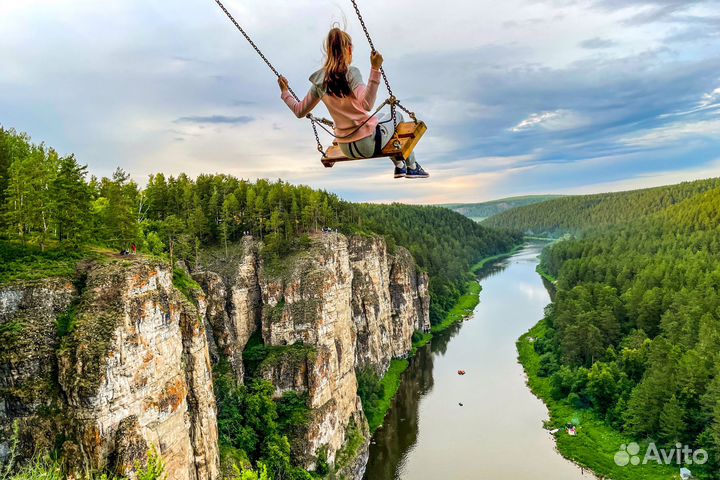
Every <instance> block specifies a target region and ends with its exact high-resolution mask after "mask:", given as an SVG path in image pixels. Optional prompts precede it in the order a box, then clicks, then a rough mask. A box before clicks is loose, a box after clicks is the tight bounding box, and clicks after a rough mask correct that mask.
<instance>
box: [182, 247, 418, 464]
mask: <svg viewBox="0 0 720 480" xmlns="http://www.w3.org/2000/svg"><path fill="white" fill-rule="evenodd" d="M258 251H259V248H258V245H257V244H255V243H254V242H253V241H252V240H251V239H245V240H244V242H243V246H242V251H241V252H240V253H239V254H237V253H236V254H235V255H233V256H232V258H233V260H232V262H230V265H228V262H218V261H212V260H211V261H208V262H206V265H203V271H201V272H197V273H195V274H194V275H193V276H194V278H195V279H196V280H197V281H198V282H199V283H200V284H201V285H202V286H203V289H204V290H205V293H206V295H207V299H208V309H207V312H208V315H207V323H208V324H209V325H212V336H213V338H214V339H213V340H212V341H211V342H210V343H211V344H212V343H216V344H217V348H218V351H219V352H221V353H222V354H223V355H224V356H225V357H226V358H228V359H229V360H230V363H231V365H232V367H233V369H234V371H235V375H236V378H238V379H239V380H241V379H242V377H243V373H244V372H243V370H242V363H241V361H239V360H237V359H241V356H242V350H243V348H244V347H245V344H246V343H247V339H248V338H249V336H250V334H251V333H252V331H253V329H254V328H255V327H256V326H258V325H259V326H260V327H261V329H260V331H261V334H262V340H263V342H264V343H265V345H267V346H271V347H273V349H274V350H273V352H274V353H273V355H272V357H271V358H268V359H267V360H265V361H263V363H262V364H261V365H260V367H259V372H258V374H259V376H261V377H262V378H264V379H266V380H268V381H270V382H272V383H273V385H275V388H276V396H278V397H279V396H281V395H283V394H284V393H286V392H288V391H295V392H298V393H306V394H307V395H308V399H309V406H310V407H311V408H312V421H311V423H310V425H309V426H308V428H307V433H306V435H305V438H303V439H302V442H300V443H301V444H302V445H301V449H300V450H301V451H300V452H297V451H295V452H294V453H295V454H296V455H299V456H300V457H301V461H302V462H303V463H304V465H305V467H306V468H309V469H312V468H314V467H315V462H316V460H317V454H318V452H319V451H320V449H326V451H327V455H328V460H329V462H330V463H332V462H333V461H334V460H335V457H336V454H337V453H338V451H340V450H341V449H342V448H343V446H344V444H345V442H346V437H347V431H348V428H349V425H354V426H355V427H354V428H355V430H354V431H353V432H358V431H359V432H360V433H361V434H362V435H364V436H365V438H366V439H367V437H368V432H367V421H366V420H365V417H364V414H363V412H362V406H361V403H360V400H359V398H358V396H357V378H356V375H355V373H356V370H358V369H364V368H372V369H374V370H375V371H376V372H378V373H383V372H384V371H385V370H386V369H387V367H388V365H389V363H390V360H391V359H392V358H394V357H401V356H405V355H407V353H408V352H409V351H410V350H411V349H412V335H413V332H414V331H415V330H421V329H423V328H426V327H429V308H428V305H429V296H428V291H427V275H425V274H423V273H420V272H418V270H417V267H416V265H415V263H414V261H413V259H412V257H411V255H410V253H409V252H408V251H407V250H405V249H404V248H402V247H399V248H397V249H396V251H395V252H393V253H392V254H390V253H388V251H387V247H386V244H385V241H384V240H383V239H382V238H380V237H351V238H349V239H348V238H346V237H345V236H343V235H338V234H332V233H326V234H322V235H316V236H314V237H313V238H312V245H311V246H310V247H309V248H308V249H307V250H306V251H304V252H302V253H298V254H294V255H293V256H291V257H290V258H288V259H284V260H283V264H282V265H280V266H274V267H272V268H270V267H268V266H265V265H263V262H262V261H261V260H260V256H259V254H258ZM216 271H221V272H222V273H221V274H218V273H217V272H216ZM231 292H234V293H231ZM222 305H224V306H225V308H224V310H223V309H222V308H221V306H222ZM233 358H235V359H236V360H233ZM356 457H357V458H355V459H354V461H353V462H352V463H351V466H344V470H343V471H346V472H347V473H346V476H347V477H348V478H358V477H359V476H361V473H360V474H358V472H362V470H363V468H364V464H365V462H366V460H367V442H366V444H365V446H364V447H363V448H362V449H361V450H360V451H359V452H357V454H356Z"/></svg>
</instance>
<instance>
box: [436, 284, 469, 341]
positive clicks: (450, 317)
mask: <svg viewBox="0 0 720 480" xmlns="http://www.w3.org/2000/svg"><path fill="white" fill-rule="evenodd" d="M481 290H482V287H481V286H480V284H479V283H478V282H477V281H472V282H468V283H467V289H466V290H465V294H464V295H463V296H462V297H460V298H459V299H458V301H457V303H455V306H454V307H453V308H452V310H450V311H449V312H448V314H447V315H446V316H445V320H443V321H442V323H439V324H437V325H433V327H432V329H431V331H432V333H440V332H442V331H443V330H447V329H448V328H450V327H451V326H453V325H455V324H456V323H458V322H462V321H463V320H464V319H465V318H466V317H467V316H468V315H470V314H472V312H473V310H475V307H477V306H478V304H479V303H480V291H481Z"/></svg>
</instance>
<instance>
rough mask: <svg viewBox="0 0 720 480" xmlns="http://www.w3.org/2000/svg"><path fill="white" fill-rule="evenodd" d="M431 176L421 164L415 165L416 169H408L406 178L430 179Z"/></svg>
mask: <svg viewBox="0 0 720 480" xmlns="http://www.w3.org/2000/svg"><path fill="white" fill-rule="evenodd" d="M429 176H430V174H429V173H427V172H426V171H425V170H423V168H422V167H421V166H420V164H419V163H416V164H415V168H408V169H407V173H406V174H405V178H428V177H429Z"/></svg>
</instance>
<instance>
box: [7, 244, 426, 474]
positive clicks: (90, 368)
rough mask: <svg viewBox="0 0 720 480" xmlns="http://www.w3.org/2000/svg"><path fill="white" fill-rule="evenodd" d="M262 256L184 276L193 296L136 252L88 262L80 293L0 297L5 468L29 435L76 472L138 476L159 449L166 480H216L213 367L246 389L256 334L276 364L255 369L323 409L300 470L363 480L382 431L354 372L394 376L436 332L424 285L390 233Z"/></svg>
mask: <svg viewBox="0 0 720 480" xmlns="http://www.w3.org/2000/svg"><path fill="white" fill-rule="evenodd" d="M260 249H261V244H260V243H259V242H258V241H256V240H253V239H252V238H249V237H248V238H245V239H244V240H243V241H242V242H241V243H239V244H236V245H233V246H232V250H229V249H228V250H226V249H223V251H222V252H219V251H218V252H215V253H213V251H208V252H206V254H205V257H204V258H203V259H201V260H200V261H198V262H197V268H196V269H195V271H193V272H192V274H191V275H192V277H193V279H194V280H195V281H196V282H197V284H198V285H195V284H194V282H192V281H191V280H190V279H189V277H187V275H189V274H188V273H182V272H181V270H182V269H176V272H178V274H179V275H180V274H182V275H181V276H182V277H183V280H182V282H180V283H178V285H182V287H183V290H182V291H180V290H179V289H178V288H176V287H175V286H174V285H173V274H172V272H171V271H170V269H169V268H167V267H166V266H165V265H163V264H161V263H159V262H156V261H152V260H148V259H143V258H142V257H139V256H138V257H133V258H129V259H127V258H125V259H119V258H111V259H107V260H104V261H102V262H97V263H94V264H89V265H86V266H85V267H83V272H84V273H83V274H82V275H81V276H80V277H81V279H82V281H76V282H75V283H72V282H71V281H69V280H61V279H60V280H44V281H37V282H30V283H19V284H15V285H11V286H5V287H2V288H0V341H1V344H0V345H1V346H0V394H1V395H0V413H2V415H1V416H0V458H2V456H3V455H7V454H8V452H9V449H10V445H11V437H12V436H13V426H14V425H17V427H18V432H19V439H20V449H21V450H23V449H25V453H21V455H25V456H30V455H32V452H33V451H34V450H43V449H52V448H56V447H58V446H59V447H60V448H61V450H62V452H64V453H65V457H66V458H68V459H72V460H73V461H75V462H77V466H79V467H86V466H91V467H95V468H103V469H109V470H112V471H115V472H118V473H121V474H132V471H133V470H134V469H135V468H136V465H137V464H142V463H143V462H146V461H147V458H148V452H149V451H150V450H152V449H155V450H156V451H157V452H158V454H159V455H160V456H161V457H162V459H163V460H164V463H165V467H166V471H167V474H168V478H172V479H174V480H175V479H177V480H201V479H202V480H205V479H210V480H212V479H215V478H217V477H218V469H219V459H218V456H219V455H218V431H217V420H216V405H215V398H214V394H213V385H212V375H211V372H212V370H211V364H212V363H217V362H220V361H227V363H228V366H229V368H230V370H231V371H232V372H233V374H234V377H235V379H236V380H237V381H238V382H239V383H242V382H243V381H244V378H245V377H246V374H247V372H245V365H244V362H243V352H244V350H245V349H246V346H247V344H248V341H249V339H250V338H251V336H253V335H255V336H256V337H261V339H262V343H264V346H260V347H261V349H263V352H264V355H265V356H264V357H262V358H261V359H260V360H258V361H257V362H255V363H252V362H250V363H249V365H251V366H252V368H253V371H252V374H253V375H255V376H258V377H260V378H264V379H266V380H268V381H270V382H271V383H272V384H273V385H274V387H275V396H276V397H281V396H283V395H285V394H287V393H288V392H297V393H299V394H301V395H302V398H305V399H307V402H308V406H309V407H310V409H311V413H310V421H309V424H308V425H306V426H304V427H303V428H301V429H299V430H298V431H299V433H298V434H297V435H298V436H299V438H297V439H294V441H293V444H292V449H293V455H294V456H295V459H296V460H299V461H300V462H301V463H302V464H303V465H304V466H305V467H306V468H309V469H312V468H314V467H315V464H316V462H317V459H318V455H319V452H323V451H324V452H326V453H327V459H328V461H329V462H330V463H331V464H332V463H335V467H336V473H338V474H340V475H341V476H342V477H345V478H360V477H361V476H362V472H363V470H364V468H365V463H366V462H367V456H368V443H369V431H368V427H367V421H366V419H365V415H364V413H363V411H362V405H361V402H360V399H359V397H358V395H357V390H358V384H357V377H356V371H358V370H362V369H366V368H372V369H374V370H375V371H376V372H377V373H382V372H384V371H385V370H386V369H387V366H388V364H389V363H390V360H391V359H392V358H394V357H402V356H405V355H407V354H408V352H409V351H410V350H411V348H412V335H413V333H414V331H415V330H421V329H424V328H427V327H428V326H429V308H428V304H429V296H428V279H427V275H425V274H423V273H421V272H419V271H418V269H417V267H416V265H415V263H414V261H413V259H412V257H411V255H410V253H409V252H408V251H407V250H405V249H404V248H402V247H397V248H395V249H394V250H393V251H392V252H388V249H387V246H386V243H385V241H384V240H383V239H382V238H380V237H369V236H363V237H360V236H357V237H350V238H346V237H345V236H343V235H339V234H333V233H324V234H318V235H315V236H313V237H312V238H311V242H310V246H309V247H308V248H306V249H305V250H304V251H302V252H300V253H295V254H293V255H291V256H290V257H289V258H286V259H283V261H282V262H269V264H267V265H266V264H264V262H263V260H262V257H261V255H260ZM213 254H214V255H216V257H215V258H213V257H212V256H213ZM193 285H195V286H194V287H193ZM260 341H261V340H260V339H259V338H257V339H255V340H253V342H254V344H256V343H257V342H260Z"/></svg>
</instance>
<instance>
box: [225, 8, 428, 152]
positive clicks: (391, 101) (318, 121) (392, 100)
mask: <svg viewBox="0 0 720 480" xmlns="http://www.w3.org/2000/svg"><path fill="white" fill-rule="evenodd" d="M214 1H215V3H217V5H218V7H220V9H221V10H222V11H223V12H224V13H225V15H226V16H227V17H228V18H229V19H230V21H231V22H232V23H233V25H235V28H237V29H238V31H239V32H240V33H241V34H242V36H243V37H245V40H247V42H248V43H249V44H250V46H251V47H252V48H253V49H254V50H255V52H256V53H257V54H258V55H259V56H260V58H261V59H262V60H263V62H265V64H266V65H267V66H268V67H269V68H270V70H272V72H273V73H274V74H275V76H276V77H278V78H280V76H281V75H280V73H279V72H278V71H277V69H276V68H275V67H274V66H273V64H272V63H270V60H268V59H267V57H266V56H265V54H263V52H262V50H260V48H259V47H258V46H257V45H256V44H255V42H254V41H253V40H252V38H250V35H248V34H247V32H245V30H244V29H243V28H242V27H241V26H240V24H239V23H238V22H237V20H235V17H233V16H232V14H231V13H230V12H229V11H228V9H227V8H225V5H223V3H222V1H221V0H214ZM351 2H352V4H353V7H354V9H355V13H356V15H357V17H358V20H360V25H361V26H362V29H363V32H365V38H367V41H368V44H369V45H370V49H371V51H372V53H376V52H377V50H376V49H375V45H374V44H373V41H372V38H371V37H370V32H369V31H368V29H367V26H366V25H365V20H364V19H363V16H362V14H361V13H360V8H359V7H358V5H357V2H356V0H351ZM380 74H381V75H382V78H383V81H384V82H385V88H386V89H387V91H388V95H389V97H388V99H387V100H385V101H384V102H383V103H382V104H380V106H379V107H378V108H376V109H375V111H374V112H373V114H372V115H370V116H369V117H368V118H367V119H365V121H364V122H362V123H361V124H360V125H358V126H357V127H356V128H355V129H353V130H352V131H351V132H350V133H348V134H347V135H342V136H338V135H336V134H335V132H334V131H331V130H329V129H328V128H326V127H325V125H327V126H328V127H330V128H333V129H334V128H335V124H334V123H333V122H332V121H331V120H328V119H327V118H322V117H316V116H314V115H313V114H311V113H308V114H307V115H306V118H308V119H309V120H310V123H311V125H312V129H313V133H314V134H315V142H316V143H317V150H318V152H320V154H321V155H322V156H323V157H327V154H326V153H325V150H324V149H323V146H322V143H321V142H320V136H319V135H318V130H317V127H318V126H320V128H322V129H323V130H324V131H326V132H327V133H329V134H330V135H332V136H334V137H335V138H336V139H344V138H349V137H351V136H353V135H355V133H357V132H358V130H360V129H361V128H362V127H363V126H364V125H365V124H366V123H367V122H369V121H370V119H371V118H373V117H374V116H376V115H377V114H378V113H379V112H380V110H382V108H383V107H385V106H386V105H390V115H391V117H392V122H393V132H394V133H393V135H394V138H395V140H394V141H395V146H396V147H399V145H400V140H399V138H398V134H397V112H396V108H400V109H401V110H402V111H404V112H405V113H407V114H408V115H409V116H410V118H412V119H413V121H414V122H415V123H418V120H417V117H416V116H415V113H414V112H412V111H410V110H408V109H407V108H405V107H404V106H403V105H402V104H401V103H400V101H399V100H398V99H397V98H396V97H395V95H394V94H393V91H392V88H391V87H390V81H389V80H388V78H387V75H386V74H385V69H383V67H380ZM288 91H289V92H290V94H291V95H292V96H293V98H294V99H295V101H297V102H299V101H300V98H299V97H298V96H297V95H296V94H295V92H294V91H293V89H292V88H291V87H290V86H289V85H288Z"/></svg>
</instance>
